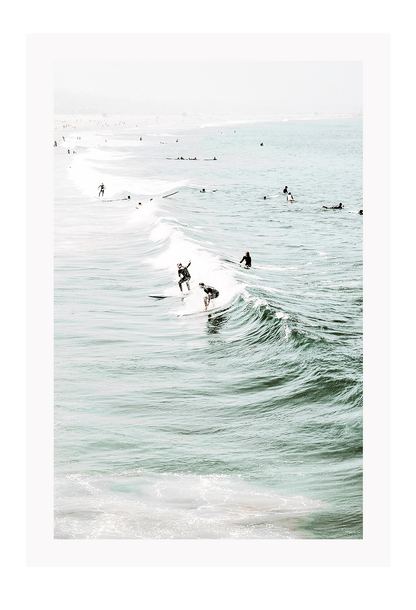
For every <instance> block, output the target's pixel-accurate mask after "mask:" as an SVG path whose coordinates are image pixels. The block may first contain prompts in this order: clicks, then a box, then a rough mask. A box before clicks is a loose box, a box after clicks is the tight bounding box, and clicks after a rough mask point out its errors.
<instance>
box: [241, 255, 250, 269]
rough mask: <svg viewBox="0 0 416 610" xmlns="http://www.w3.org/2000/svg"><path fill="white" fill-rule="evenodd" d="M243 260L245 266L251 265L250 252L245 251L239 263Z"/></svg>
mask: <svg viewBox="0 0 416 610" xmlns="http://www.w3.org/2000/svg"><path fill="white" fill-rule="evenodd" d="M243 261H246V267H251V256H250V252H246V253H245V255H244V256H243V258H242V259H241V261H240V263H242V262H243Z"/></svg>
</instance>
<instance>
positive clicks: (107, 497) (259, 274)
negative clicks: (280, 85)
mask: <svg viewBox="0 0 416 610" xmlns="http://www.w3.org/2000/svg"><path fill="white" fill-rule="evenodd" d="M109 122H110V121H109ZM201 125H202V126H193V127H192V128H191V127H190V126H186V125H177V126H175V124H172V125H169V126H168V127H166V126H163V127H160V128H158V126H157V125H153V126H150V125H149V126H143V125H142V126H138V127H135V126H134V125H132V124H131V123H129V122H128V120H127V119H126V123H124V122H122V121H119V122H118V123H117V124H114V123H113V124H111V126H110V125H105V126H98V124H97V128H96V129H94V128H91V129H89V130H88V131H87V130H86V131H82V130H81V129H80V128H78V129H76V130H75V129H71V128H67V129H66V130H64V131H63V130H60V131H59V132H55V133H56V134H57V135H55V138H56V139H57V141H58V144H59V145H58V146H57V147H55V148H54V155H55V203H54V224H55V288H54V290H55V345H54V347H55V537H56V538H78V539H81V538H159V539H163V538H194V539H195V538H200V539H204V538H210V539H213V538H218V539H220V538H310V539H313V538H355V539H356V538H362V450H363V447H362V436H363V435H362V408H363V403H362V389H363V379H362V354H363V351H362V313H363V299H362V294H363V285H362V263H363V257H362V240H363V217H362V216H359V215H358V214H357V213H356V212H357V211H358V210H359V209H360V208H362V207H363V199H362V197H363V192H362V120H361V119H359V118H345V119H319V120H311V119H308V120H286V121H282V120H281V121H276V122H264V123H262V122H256V123H250V122H247V123H232V122H229V123H223V124H216V125H205V126H204V125H203V124H201ZM62 134H64V137H65V141H63V139H62ZM261 143H263V145H262V146H261ZM68 150H70V153H69V154H68V152H67V151H68ZM73 151H75V152H73ZM178 157H183V160H180V159H178ZM194 157H196V160H191V159H193V158H194ZM214 157H216V160H213V158H214ZM101 182H103V183H104V184H105V186H106V190H105V196H104V197H103V198H99V197H98V190H97V187H98V185H99V184H100V183H101ZM285 185H288V187H289V190H290V191H291V192H292V193H293V195H294V198H295V201H294V202H292V203H290V204H289V203H287V202H286V196H285V195H283V192H282V191H283V187H284V186H285ZM203 188H204V189H205V190H206V192H205V193H201V190H202V189H203ZM173 192H175V194H174V195H170V193H173ZM166 195H170V196H168V197H166ZM128 197H130V199H128ZM264 197H266V199H265V198H264ZM150 199H152V201H150ZM139 201H140V202H141V203H142V206H140V207H139V209H137V208H136V206H137V203H138V202H139ZM339 202H343V203H344V205H345V209H344V210H324V209H322V206H323V205H326V206H332V205H336V204H338V203H339ZM351 212H353V213H351ZM246 251H249V252H250V254H251V257H252V261H253V265H252V267H251V269H245V268H244V267H243V266H241V265H240V264H239V261H240V259H241V258H242V256H243V255H244V253H245V252H246ZM189 260H191V261H192V262H191V265H190V267H189V271H190V273H191V276H192V278H191V291H190V293H189V294H187V289H186V287H184V290H185V293H184V295H183V296H184V298H183V299H181V298H165V299H160V300H157V299H156V300H155V299H151V298H149V296H148V295H150V294H160V295H164V296H168V297H170V296H171V297H173V296H175V297H177V296H181V295H180V292H179V288H178V285H177V281H178V277H177V263H178V262H181V263H183V264H184V265H186V264H188V262H189ZM199 282H205V283H207V284H209V285H211V286H214V287H215V288H217V289H218V290H219V292H220V296H219V297H218V299H216V300H215V301H214V302H213V303H212V304H211V305H210V307H209V309H208V311H207V312H205V311H204V305H203V293H202V291H201V290H200V289H199V288H198V283H199Z"/></svg>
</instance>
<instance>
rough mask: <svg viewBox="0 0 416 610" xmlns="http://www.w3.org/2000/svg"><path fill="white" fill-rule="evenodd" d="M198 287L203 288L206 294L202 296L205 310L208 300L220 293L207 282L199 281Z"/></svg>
mask: <svg viewBox="0 0 416 610" xmlns="http://www.w3.org/2000/svg"><path fill="white" fill-rule="evenodd" d="M199 287H200V288H203V290H204V292H205V294H206V296H204V305H205V311H206V310H207V308H208V305H209V304H210V302H211V301H212V300H213V299H216V298H217V297H219V296H220V293H219V292H218V290H217V289H216V288H213V287H212V286H208V284H204V282H200V283H199Z"/></svg>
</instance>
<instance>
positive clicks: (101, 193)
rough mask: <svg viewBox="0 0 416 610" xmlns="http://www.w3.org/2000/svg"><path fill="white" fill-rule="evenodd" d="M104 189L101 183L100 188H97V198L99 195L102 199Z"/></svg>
mask: <svg viewBox="0 0 416 610" xmlns="http://www.w3.org/2000/svg"><path fill="white" fill-rule="evenodd" d="M104 189H105V186H104V184H103V183H102V182H101V184H100V186H99V187H98V197H99V196H100V195H102V196H103V197H104Z"/></svg>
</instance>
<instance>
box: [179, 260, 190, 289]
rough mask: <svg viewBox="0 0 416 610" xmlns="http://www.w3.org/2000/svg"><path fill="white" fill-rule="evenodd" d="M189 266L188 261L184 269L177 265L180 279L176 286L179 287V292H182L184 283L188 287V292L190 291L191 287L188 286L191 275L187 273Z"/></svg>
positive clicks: (180, 264)
mask: <svg viewBox="0 0 416 610" xmlns="http://www.w3.org/2000/svg"><path fill="white" fill-rule="evenodd" d="M190 264H191V261H189V263H188V264H187V265H186V267H184V266H183V265H182V263H178V275H179V277H180V280H179V282H178V285H179V288H180V289H181V292H182V284H183V283H184V282H185V283H186V285H187V286H188V290H191V287H190V286H189V280H190V279H191V274H190V273H189V271H188V267H189V265H190Z"/></svg>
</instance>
